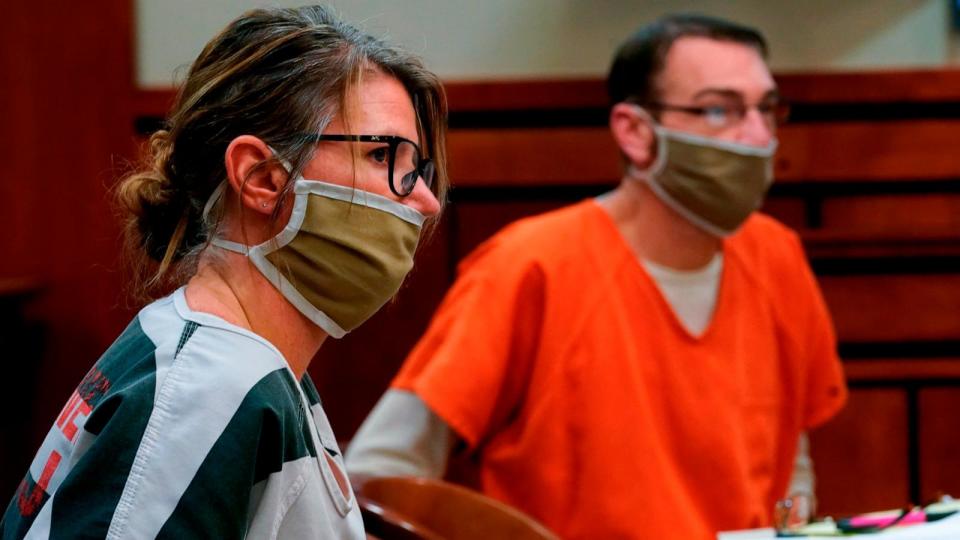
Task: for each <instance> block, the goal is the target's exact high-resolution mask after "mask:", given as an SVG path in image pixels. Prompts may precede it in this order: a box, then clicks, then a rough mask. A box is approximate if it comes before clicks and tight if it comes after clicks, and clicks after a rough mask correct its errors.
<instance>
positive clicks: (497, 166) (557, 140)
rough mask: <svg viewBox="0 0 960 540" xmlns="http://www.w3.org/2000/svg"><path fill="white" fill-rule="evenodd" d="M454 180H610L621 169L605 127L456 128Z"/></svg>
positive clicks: (459, 183)
mask: <svg viewBox="0 0 960 540" xmlns="http://www.w3.org/2000/svg"><path fill="white" fill-rule="evenodd" d="M447 149H448V153H449V159H450V177H451V178H452V179H453V182H454V185H455V186H464V187H468V186H487V187H490V186H505V185H506V186H509V185H523V186H555V185H565V184H566V185H569V184H575V185H584V184H597V183H600V184H609V183H612V182H615V181H616V180H618V179H619V178H620V176H621V175H622V174H623V171H622V169H621V168H620V166H619V163H620V155H619V151H618V150H617V147H616V145H615V144H614V143H613V141H612V139H611V138H610V135H609V131H608V130H607V128H551V129H476V130H452V131H451V132H450V136H449V138H448V141H447Z"/></svg>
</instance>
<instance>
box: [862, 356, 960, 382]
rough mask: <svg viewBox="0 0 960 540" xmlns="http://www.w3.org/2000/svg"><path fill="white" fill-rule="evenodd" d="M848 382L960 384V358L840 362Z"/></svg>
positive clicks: (870, 359)
mask: <svg viewBox="0 0 960 540" xmlns="http://www.w3.org/2000/svg"><path fill="white" fill-rule="evenodd" d="M843 371H844V374H845V375H846V377H847V380H848V381H850V382H857V383H861V382H866V381H873V382H877V383H881V382H884V383H888V384H900V383H901V382H903V381H908V380H933V381H938V382H943V381H946V380H953V381H960V357H948V358H907V357H904V358H860V359H847V360H845V361H844V362H843Z"/></svg>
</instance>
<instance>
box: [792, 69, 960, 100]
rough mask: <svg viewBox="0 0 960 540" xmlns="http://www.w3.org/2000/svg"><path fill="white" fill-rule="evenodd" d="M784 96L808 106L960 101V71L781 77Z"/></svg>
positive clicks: (849, 73)
mask: <svg viewBox="0 0 960 540" xmlns="http://www.w3.org/2000/svg"><path fill="white" fill-rule="evenodd" d="M775 76H776V80H777V84H778V85H779V86H780V93H781V94H782V95H783V96H784V97H785V98H786V99H788V100H790V101H800V102H804V103H864V102H867V103H889V102H911V103H917V102H938V101H940V102H946V101H960V70H958V69H899V70H883V71H837V72H819V73H818V72H804V73H777V74H776V75H775Z"/></svg>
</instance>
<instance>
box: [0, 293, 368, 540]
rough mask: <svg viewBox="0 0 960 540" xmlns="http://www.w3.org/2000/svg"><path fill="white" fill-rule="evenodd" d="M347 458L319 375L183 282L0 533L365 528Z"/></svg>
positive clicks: (41, 456) (111, 365) (121, 356)
mask: <svg viewBox="0 0 960 540" xmlns="http://www.w3.org/2000/svg"><path fill="white" fill-rule="evenodd" d="M308 410H309V412H310V414H307V412H306V411H308ZM318 448H319V450H318ZM344 470H345V469H344V468H343V460H342V458H341V453H340V449H339V448H338V446H337V443H336V440H335V439H334V436H333V432H332V430H331V429H330V424H329V422H328V421H327V417H326V415H325V414H324V412H323V409H322V408H321V406H320V399H319V396H318V395H317V390H316V388H315V387H314V385H313V382H312V381H311V380H310V377H309V375H304V376H303V378H302V379H301V381H300V382H297V380H296V379H295V376H294V374H293V372H292V371H291V370H290V368H289V366H288V365H287V363H286V361H285V360H284V358H283V357H282V356H281V354H280V352H279V351H278V350H277V349H276V348H275V347H274V346H273V345H271V344H270V343H269V342H267V341H266V340H264V339H263V338H261V337H259V336H257V335H256V334H253V333H252V332H249V331H247V330H244V329H242V328H239V327H237V326H235V325H232V324H230V323H227V322H226V321H224V320H223V319H220V318H219V317H216V316H213V315H210V314H207V313H200V312H195V311H192V310H191V309H190V308H189V307H188V306H187V302H186V299H185V297H184V291H183V289H179V290H177V291H176V292H174V293H173V294H172V295H171V296H168V297H166V298H164V299H161V300H158V301H156V302H154V303H152V304H150V305H149V306H147V307H145V308H144V309H143V310H142V311H141V312H140V313H139V314H138V315H137V317H136V318H135V319H134V320H133V322H131V323H130V325H129V326H128V327H127V329H126V330H125V331H124V332H123V334H121V335H120V337H119V338H117V340H116V341H115V342H114V343H113V345H111V346H110V348H109V349H108V350H107V351H106V352H105V353H104V354H103V356H102V357H101V358H100V360H98V361H97V363H96V364H95V365H94V367H93V368H92V369H91V370H90V372H89V373H88V374H87V375H86V377H84V379H83V381H82V382H81V383H80V385H79V387H78V388H77V389H76V391H75V392H74V393H73V395H72V396H71V397H70V399H69V400H68V401H67V404H66V406H65V407H64V408H63V411H62V412H61V413H60V415H59V416H58V418H57V419H56V421H55V422H54V425H53V426H52V427H51V429H50V431H49V433H48V434H47V436H46V439H45V440H44V442H43V445H42V446H41V447H40V450H39V452H37V455H36V457H35V458H34V460H33V463H32V465H31V466H30V470H29V471H28V472H27V474H26V477H25V478H24V479H23V482H21V484H20V487H19V489H18V490H17V492H16V493H15V494H14V496H13V500H12V501H11V502H10V505H9V506H8V507H7V510H6V512H5V513H4V514H3V519H2V521H0V538H3V539H20V538H64V537H71V538H72V537H78V536H81V537H91V538H118V539H119V538H123V539H127V538H155V537H156V538H178V539H179V538H243V537H249V538H297V539H300V538H304V539H306V538H330V539H337V538H363V537H364V532H363V524H362V521H361V517H360V511H359V510H358V508H357V504H356V501H355V499H354V497H353V493H352V492H351V490H350V487H349V485H347V484H346V483H345V482H344V485H343V487H341V484H340V483H339V482H338V476H339V479H340V480H344V479H345V478H346V476H345V474H344V472H343V471H344Z"/></svg>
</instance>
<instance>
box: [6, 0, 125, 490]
mask: <svg viewBox="0 0 960 540" xmlns="http://www.w3.org/2000/svg"><path fill="white" fill-rule="evenodd" d="M3 17H4V25H3V31H2V32H0V73H2V74H3V75H2V76H0V79H2V82H0V148H2V149H3V159H2V161H3V169H2V173H0V201H2V209H0V230H2V231H3V234H2V235H0V324H2V328H0V348H2V353H0V355H2V358H3V361H4V367H3V369H4V376H3V377H2V378H0V380H2V381H3V383H2V384H3V391H2V392H0V408H2V411H3V415H4V420H3V422H0V500H2V503H0V504H3V505H4V507H5V506H6V504H7V501H8V500H9V499H8V497H9V496H10V495H12V494H13V492H14V489H15V488H16V485H17V483H19V481H20V479H21V478H22V477H23V474H24V473H25V472H26V468H27V465H28V464H29V462H30V460H31V459H32V457H33V452H34V451H35V450H36V449H37V447H39V445H40V442H41V441H42V439H43V436H44V435H45V434H46V432H47V430H48V429H49V428H50V426H51V424H52V422H53V419H54V418H55V416H56V414H57V413H58V412H59V411H60V409H61V407H63V405H64V403H65V402H66V399H67V397H69V395H70V393H71V392H72V391H73V389H74V388H75V387H76V385H77V383H78V382H79V381H80V379H81V378H82V377H83V374H84V373H86V371H87V370H88V369H89V368H90V366H91V364H92V363H93V361H94V360H95V359H96V358H97V356H98V355H99V354H100V352H102V351H103V349H104V347H105V346H106V345H107V344H109V343H110V342H111V341H112V340H113V338H114V337H115V336H116V334H117V333H118V332H119V330H121V329H122V328H123V325H124V324H126V322H127V320H128V319H129V317H130V314H131V313H132V311H130V310H126V309H123V308H122V307H121V306H120V304H119V302H120V294H119V290H120V285H119V282H120V280H119V278H118V275H117V272H116V270H117V268H118V264H117V263H118V257H117V255H118V252H117V245H118V242H117V231H118V229H117V226H116V223H115V220H114V219H113V214H112V212H111V210H110V208H109V206H108V205H107V200H106V198H107V191H108V189H109V187H110V186H111V185H112V183H113V181H114V179H115V178H116V176H117V175H116V172H117V171H118V168H119V167H121V166H122V163H123V161H124V160H125V159H127V158H128V157H129V156H130V155H131V153H132V150H133V148H134V142H135V133H134V132H133V130H132V122H131V119H132V117H133V113H132V110H131V108H130V97H131V96H132V93H133V84H132V81H133V79H132V60H131V58H132V56H131V55H132V40H131V37H132V34H131V32H132V19H131V8H130V2H128V0H105V1H103V2H97V3H96V6H95V7H93V6H91V5H89V4H86V3H83V2H68V1H65V0H50V1H44V2H9V3H6V4H5V5H4V9H3Z"/></svg>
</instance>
